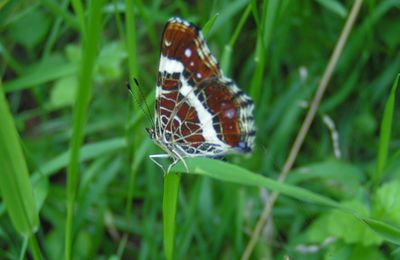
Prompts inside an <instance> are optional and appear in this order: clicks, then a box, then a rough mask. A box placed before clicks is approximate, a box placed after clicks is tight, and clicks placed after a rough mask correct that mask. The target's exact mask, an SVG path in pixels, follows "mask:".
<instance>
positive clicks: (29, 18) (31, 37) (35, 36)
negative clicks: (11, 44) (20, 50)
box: [8, 8, 51, 49]
mask: <svg viewBox="0 0 400 260" xmlns="http://www.w3.org/2000/svg"><path fill="white" fill-rule="evenodd" d="M50 25H51V20H50V16H49V15H47V14H46V13H44V12H43V11H41V10H40V9H38V8H35V9H34V10H31V11H30V12H28V13H26V14H25V15H24V16H22V17H21V18H20V19H19V20H16V21H15V22H13V23H12V24H11V25H10V27H9V28H8V34H9V35H10V37H11V38H13V39H14V40H15V41H16V42H17V43H19V44H21V45H23V46H24V47H26V48H28V49H31V48H34V47H35V46H36V45H37V44H38V43H40V42H41V41H42V40H43V38H44V37H45V36H46V34H47V32H48V31H49V29H50ZM27 28H29V29H27Z"/></svg>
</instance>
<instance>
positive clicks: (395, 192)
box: [373, 181, 400, 226]
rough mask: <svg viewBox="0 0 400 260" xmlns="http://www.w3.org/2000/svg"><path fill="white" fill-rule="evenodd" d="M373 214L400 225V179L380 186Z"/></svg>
mask: <svg viewBox="0 0 400 260" xmlns="http://www.w3.org/2000/svg"><path fill="white" fill-rule="evenodd" d="M373 216H374V217H376V218H378V219H382V220H385V221H387V222H389V223H393V224H397V225H398V226H400V181H393V182H389V183H386V184H384V185H383V186H382V187H379V188H378V190H377V191H376V194H375V196H374V200H373Z"/></svg>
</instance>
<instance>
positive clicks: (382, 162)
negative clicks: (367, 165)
mask: <svg viewBox="0 0 400 260" xmlns="http://www.w3.org/2000/svg"><path fill="white" fill-rule="evenodd" d="M399 78H400V74H398V75H397V77H396V80H395V81H394V82H393V86H392V90H391V91H390V96H389V99H388V101H387V102H386V105H385V111H384V112H383V119H382V123H381V133H380V137H379V148H378V160H377V164H376V171H375V175H374V176H373V180H372V181H373V184H374V186H375V187H377V186H378V184H379V181H380V179H381V178H382V175H383V171H384V169H385V166H386V161H387V157H388V152H389V143H390V134H391V129H392V121H393V112H394V107H395V102H396V91H397V86H398V84H399Z"/></svg>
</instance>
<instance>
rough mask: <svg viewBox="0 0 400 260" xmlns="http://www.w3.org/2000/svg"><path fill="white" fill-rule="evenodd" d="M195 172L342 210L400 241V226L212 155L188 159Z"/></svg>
mask: <svg viewBox="0 0 400 260" xmlns="http://www.w3.org/2000/svg"><path fill="white" fill-rule="evenodd" d="M185 162H186V164H187V165H188V167H189V171H190V173H192V174H199V175H203V176H209V177H212V178H214V179H218V180H221V181H227V182H233V183H238V184H242V185H250V186H256V187H263V188H267V189H269V190H273V191H276V192H279V193H281V194H283V195H287V196H290V197H292V198H295V199H298V200H302V201H305V202H310V203H315V204H319V205H322V206H327V207H331V208H334V209H337V210H340V211H342V212H344V213H348V214H351V215H353V216H354V217H356V218H358V219H360V220H361V221H363V222H364V223H365V224H367V225H368V226H369V227H370V228H371V229H373V230H374V231H375V232H377V233H378V234H379V235H381V236H382V238H384V239H386V240H387V241H390V242H393V243H396V244H399V242H400V229H399V228H397V227H394V226H391V225H389V224H386V223H384V222H382V221H379V220H375V219H371V218H368V217H366V216H362V215H361V214H360V213H359V212H357V211H355V210H354V209H352V208H349V207H346V206H344V205H342V204H339V203H338V202H336V201H334V200H332V199H331V198H328V197H325V196H322V195H319V194H317V193H314V192H311V191H308V190H306V189H303V188H300V187H296V186H292V185H288V184H285V183H282V182H279V181H276V180H272V179H270V178H267V177H264V176H262V175H260V174H255V173H253V172H250V171H248V170H246V169H243V168H241V167H239V166H236V165H232V164H229V163H225V162H222V161H219V160H213V159H209V158H190V159H185ZM173 170H174V171H177V172H185V171H186V170H185V167H184V165H183V163H181V162H180V163H178V164H177V165H176V166H175V167H174V169H173Z"/></svg>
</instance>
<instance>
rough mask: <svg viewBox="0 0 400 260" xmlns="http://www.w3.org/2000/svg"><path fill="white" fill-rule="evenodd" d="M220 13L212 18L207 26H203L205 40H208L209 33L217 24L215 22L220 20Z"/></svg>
mask: <svg viewBox="0 0 400 260" xmlns="http://www.w3.org/2000/svg"><path fill="white" fill-rule="evenodd" d="M218 15H219V13H216V14H214V15H213V17H211V18H210V19H209V20H208V21H207V22H206V24H205V25H204V26H203V29H202V32H203V35H204V37H205V38H207V35H208V33H209V32H210V30H211V28H212V26H213V25H214V23H215V20H216V19H217V18H218Z"/></svg>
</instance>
